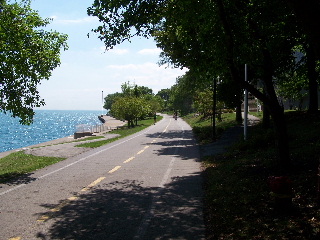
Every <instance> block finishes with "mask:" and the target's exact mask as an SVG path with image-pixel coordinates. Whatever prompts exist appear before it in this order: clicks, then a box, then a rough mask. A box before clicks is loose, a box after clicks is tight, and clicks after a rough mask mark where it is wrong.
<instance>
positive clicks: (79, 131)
mask: <svg viewBox="0 0 320 240" xmlns="http://www.w3.org/2000/svg"><path fill="white" fill-rule="evenodd" d="M112 129H113V128H111V127H110V126H105V125H104V124H96V125H94V126H92V125H88V124H81V125H78V126H76V131H75V133H74V139H77V138H81V137H85V136H92V135H93V134H94V133H100V132H105V131H109V130H112Z"/></svg>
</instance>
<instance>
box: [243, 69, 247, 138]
mask: <svg viewBox="0 0 320 240" xmlns="http://www.w3.org/2000/svg"><path fill="white" fill-rule="evenodd" d="M244 80H245V82H247V80H248V75H247V64H245V65H244ZM243 124H244V128H243V131H244V140H247V127H248V90H247V89H245V90H244V123H243Z"/></svg>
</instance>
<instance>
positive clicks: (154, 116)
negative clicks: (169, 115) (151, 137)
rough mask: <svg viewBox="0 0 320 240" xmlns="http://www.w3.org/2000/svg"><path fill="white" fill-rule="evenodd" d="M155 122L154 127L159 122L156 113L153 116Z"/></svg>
mask: <svg viewBox="0 0 320 240" xmlns="http://www.w3.org/2000/svg"><path fill="white" fill-rule="evenodd" d="M153 120H154V125H156V122H157V114H156V113H154V115H153Z"/></svg>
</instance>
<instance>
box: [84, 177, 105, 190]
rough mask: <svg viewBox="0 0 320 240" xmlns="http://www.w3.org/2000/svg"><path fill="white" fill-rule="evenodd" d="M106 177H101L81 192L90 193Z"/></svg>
mask: <svg viewBox="0 0 320 240" xmlns="http://www.w3.org/2000/svg"><path fill="white" fill-rule="evenodd" d="M105 178H106V177H100V178H98V179H97V180H95V181H94V182H92V183H90V184H89V185H88V186H87V187H85V188H83V189H81V192H85V191H88V190H89V189H90V188H92V187H94V186H95V185H97V184H98V183H99V182H101V181H103V180H104V179H105Z"/></svg>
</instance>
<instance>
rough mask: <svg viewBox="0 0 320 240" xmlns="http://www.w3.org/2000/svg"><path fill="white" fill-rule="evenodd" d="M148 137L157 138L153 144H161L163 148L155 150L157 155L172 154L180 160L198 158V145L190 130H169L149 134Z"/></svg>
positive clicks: (197, 159)
mask: <svg viewBox="0 0 320 240" xmlns="http://www.w3.org/2000/svg"><path fill="white" fill-rule="evenodd" d="M147 136H148V137H150V138H156V137H157V138H158V139H159V140H158V141H156V142H154V143H153V145H159V146H163V148H161V149H159V150H156V152H157V154H158V155H173V156H177V157H180V158H181V159H182V160H190V159H195V160H196V161H200V159H199V146H198V145H197V142H196V141H195V139H194V138H193V133H192V130H184V132H183V134H181V131H169V132H165V133H162V134H161V135H160V136H159V134H149V135H147ZM177 148H178V149H177Z"/></svg>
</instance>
